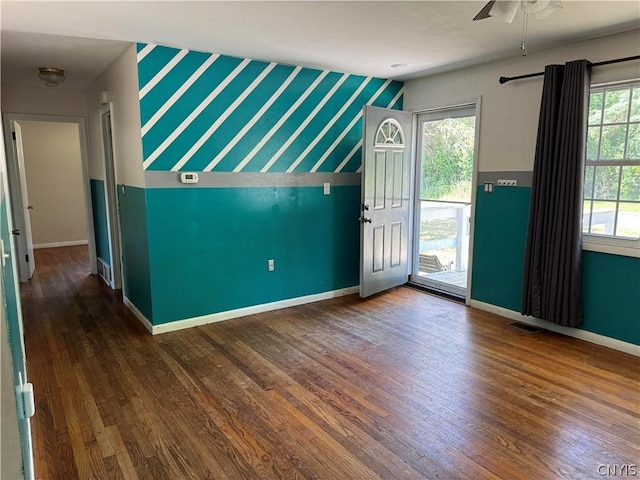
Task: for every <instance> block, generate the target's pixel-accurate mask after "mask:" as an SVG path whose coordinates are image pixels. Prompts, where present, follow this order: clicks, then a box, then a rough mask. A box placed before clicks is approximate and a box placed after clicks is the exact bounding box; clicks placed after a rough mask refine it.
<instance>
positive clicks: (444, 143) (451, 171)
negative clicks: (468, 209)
mask: <svg viewBox="0 0 640 480" xmlns="http://www.w3.org/2000/svg"><path fill="white" fill-rule="evenodd" d="M474 139H475V117H464V118H446V119H443V120H436V121H432V122H427V123H425V128H424V142H423V145H424V149H423V159H422V160H423V163H422V192H421V195H422V196H421V198H423V199H430V200H451V201H462V202H469V201H471V179H472V175H473V143H474Z"/></svg>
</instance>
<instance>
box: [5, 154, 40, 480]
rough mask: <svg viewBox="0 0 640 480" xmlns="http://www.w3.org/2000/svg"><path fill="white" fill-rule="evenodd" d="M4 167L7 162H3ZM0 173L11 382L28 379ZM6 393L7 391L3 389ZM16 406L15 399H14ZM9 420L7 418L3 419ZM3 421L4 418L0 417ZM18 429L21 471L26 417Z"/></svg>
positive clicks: (25, 460) (26, 456) (25, 459)
mask: <svg viewBox="0 0 640 480" xmlns="http://www.w3.org/2000/svg"><path fill="white" fill-rule="evenodd" d="M5 168H6V165H5ZM3 182H4V179H3V178H2V173H1V172H0V241H2V242H3V244H4V251H5V252H11V255H10V256H9V257H8V258H7V259H6V262H5V266H4V268H2V289H3V291H2V297H3V298H1V299H0V300H4V304H5V316H6V322H7V329H6V331H7V336H8V344H9V351H10V352H9V353H10V355H11V370H12V377H13V378H12V384H13V385H18V384H19V381H18V379H19V378H20V376H19V375H21V376H22V379H23V381H24V380H25V379H27V377H26V372H27V368H26V365H25V356H24V340H23V338H22V329H21V323H22V314H21V308H22V307H21V305H20V293H19V291H18V289H17V288H16V285H17V266H16V265H15V264H14V261H13V259H14V253H15V249H13V250H12V248H11V242H13V235H11V228H10V226H9V211H10V205H9V203H8V201H9V200H8V198H7V197H6V196H5V191H4V187H3V185H1V184H2V183H3ZM5 395H6V392H5ZM14 398H15V395H14ZM16 406H17V399H16ZM6 420H7V421H8V419H6ZM3 421H5V419H3ZM18 431H19V432H20V443H21V447H22V459H21V465H22V470H23V472H24V471H25V470H28V471H31V468H32V459H31V448H32V447H31V433H30V431H29V421H28V420H18Z"/></svg>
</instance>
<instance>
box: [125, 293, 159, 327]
mask: <svg viewBox="0 0 640 480" xmlns="http://www.w3.org/2000/svg"><path fill="white" fill-rule="evenodd" d="M122 302H123V303H124V304H125V305H126V306H127V308H128V309H129V310H131V312H132V313H133V314H134V315H135V317H136V318H137V319H138V320H140V323H142V325H144V328H146V329H147V330H149V333H151V334H153V325H152V324H151V322H150V321H149V320H148V319H147V317H145V316H144V315H143V314H142V312H141V311H140V310H138V307H136V306H135V305H134V304H133V302H132V301H131V300H129V298H128V297H126V296H123V297H122Z"/></svg>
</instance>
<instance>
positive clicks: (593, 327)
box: [471, 187, 640, 345]
mask: <svg viewBox="0 0 640 480" xmlns="http://www.w3.org/2000/svg"><path fill="white" fill-rule="evenodd" d="M530 195H531V189H530V188H529V187H497V188H495V189H494V193H492V194H486V193H484V192H483V187H478V191H477V196H476V216H475V232H474V246H473V278H472V284H471V298H472V299H473V300H478V301H481V302H485V303H489V304H492V305H497V306H499V307H503V308H507V309H509V310H514V311H517V312H519V311H520V306H521V295H522V272H523V260H524V249H525V243H526V232H527V222H528V217H529V200H530ZM583 286H584V323H583V324H582V326H581V328H582V329H584V330H587V331H589V332H593V333H598V334H600V335H605V336H607V337H611V338H615V339H618V340H622V341H624V342H629V343H633V344H636V345H640V299H639V296H638V292H640V259H638V258H632V257H625V256H620V255H607V254H601V253H595V252H586V251H585V252H584V253H583Z"/></svg>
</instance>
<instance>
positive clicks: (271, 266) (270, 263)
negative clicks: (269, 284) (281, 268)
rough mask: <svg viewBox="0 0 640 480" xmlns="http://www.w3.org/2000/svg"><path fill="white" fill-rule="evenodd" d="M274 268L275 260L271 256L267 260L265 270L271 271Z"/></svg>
mask: <svg viewBox="0 0 640 480" xmlns="http://www.w3.org/2000/svg"><path fill="white" fill-rule="evenodd" d="M275 269H276V261H275V260H274V259H273V258H272V259H270V260H267V270H269V271H270V272H273V271H274V270H275Z"/></svg>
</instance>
